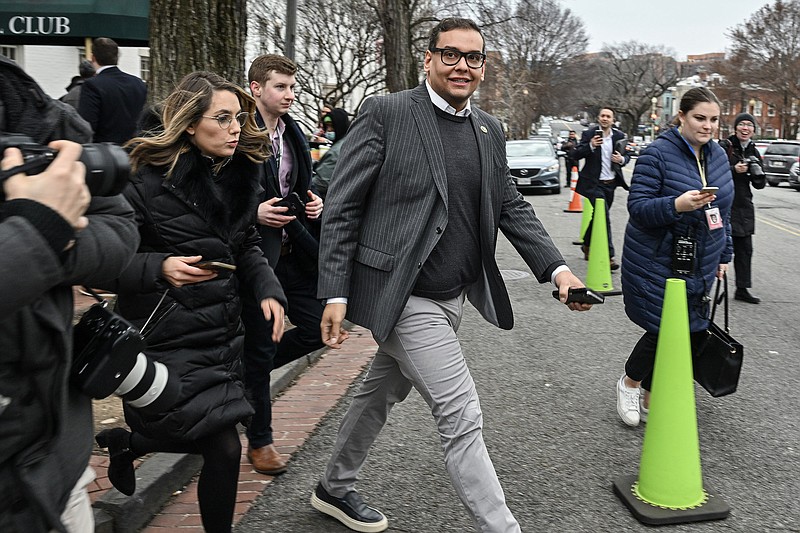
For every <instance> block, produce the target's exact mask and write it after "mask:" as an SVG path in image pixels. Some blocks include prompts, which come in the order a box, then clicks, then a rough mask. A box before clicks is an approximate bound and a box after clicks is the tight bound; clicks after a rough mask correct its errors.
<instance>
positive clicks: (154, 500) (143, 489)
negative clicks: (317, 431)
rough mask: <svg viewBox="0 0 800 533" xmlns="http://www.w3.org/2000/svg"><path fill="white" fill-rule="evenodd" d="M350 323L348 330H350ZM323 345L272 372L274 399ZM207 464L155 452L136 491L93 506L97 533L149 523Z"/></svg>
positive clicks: (131, 530)
mask: <svg viewBox="0 0 800 533" xmlns="http://www.w3.org/2000/svg"><path fill="white" fill-rule="evenodd" d="M349 326H350V324H348V325H347V329H350V327H349ZM326 350H327V347H326V348H320V349H319V350H316V351H314V352H311V353H310V354H308V355H306V356H304V357H301V358H300V359H297V360H296V361H293V362H291V363H289V364H287V365H284V366H282V367H281V368H277V369H275V370H273V371H272V372H271V373H270V380H269V390H270V396H271V397H272V398H273V399H274V398H275V397H276V396H277V395H279V394H280V393H282V392H283V391H284V390H285V389H286V388H287V387H288V386H289V385H290V384H291V383H292V382H293V381H294V380H295V379H296V378H297V377H298V376H299V375H300V374H302V373H303V371H304V370H305V369H306V368H308V367H309V365H311V364H313V363H315V362H316V361H318V360H319V358H320V357H322V355H323V354H324V353H325V351H326ZM202 465H203V459H202V457H200V456H199V455H194V454H175V453H155V454H153V455H151V456H149V457H148V458H147V459H146V460H145V461H143V462H142V464H141V465H139V467H138V468H137V469H136V492H135V493H134V494H133V495H132V496H125V495H124V494H122V493H121V492H119V491H118V490H117V489H114V488H111V489H110V490H109V491H108V492H106V493H105V494H104V495H103V496H101V497H100V498H99V499H98V500H97V501H96V502H95V503H94V505H93V507H94V519H95V533H136V532H137V531H140V530H141V529H142V527H144V526H145V525H147V524H148V523H149V522H150V520H151V519H152V518H153V517H154V516H155V515H156V514H157V513H158V511H159V510H160V509H161V508H162V507H163V506H164V504H165V503H166V502H167V500H169V499H170V498H171V497H172V495H173V494H174V493H175V491H178V490H180V489H181V488H182V487H184V486H186V485H187V484H188V483H189V481H190V480H191V479H192V477H194V476H195V475H196V474H197V472H199V470H200V468H201V467H202Z"/></svg>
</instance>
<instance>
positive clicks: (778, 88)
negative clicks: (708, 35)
mask: <svg viewBox="0 0 800 533" xmlns="http://www.w3.org/2000/svg"><path fill="white" fill-rule="evenodd" d="M728 37H729V38H730V39H731V41H732V43H733V44H732V46H731V56H732V58H731V61H732V62H733V63H734V64H737V65H738V66H739V67H740V70H738V72H739V73H741V77H736V76H735V75H734V76H732V77H730V78H729V80H728V81H729V85H734V84H737V83H738V84H741V83H744V82H745V79H746V80H747V82H749V84H750V85H757V86H761V87H764V88H769V89H771V90H773V91H775V92H776V93H777V94H778V95H780V97H781V100H782V104H783V109H782V113H781V131H782V132H788V135H790V136H792V137H794V136H795V135H796V134H797V124H791V123H790V119H791V113H790V111H791V103H792V100H793V99H795V98H798V97H800V2H798V1H797V0H788V1H783V0H776V1H775V3H774V4H771V5H770V4H767V5H765V6H764V7H762V8H761V9H759V10H758V11H756V12H755V13H753V15H752V16H751V17H750V18H749V19H748V20H747V21H745V22H744V23H742V24H740V25H738V26H736V27H735V28H734V29H733V30H731V31H730V32H729V33H728ZM729 70H730V71H732V72H731V73H733V72H736V71H734V70H733V69H729ZM791 130H794V131H791ZM784 135H786V133H784Z"/></svg>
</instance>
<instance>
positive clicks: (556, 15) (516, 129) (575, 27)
mask: <svg viewBox="0 0 800 533" xmlns="http://www.w3.org/2000/svg"><path fill="white" fill-rule="evenodd" d="M482 18H483V20H484V22H485V25H484V29H485V32H486V35H487V40H488V41H489V42H490V43H491V46H492V47H493V48H496V49H499V50H502V51H503V55H504V57H505V60H504V62H503V65H502V66H501V68H502V70H503V73H502V76H501V77H502V81H501V83H500V86H501V89H500V90H499V91H494V92H493V93H492V94H491V95H484V94H482V95H481V98H482V99H484V96H488V97H489V98H491V100H490V101H489V102H486V103H488V104H489V107H490V108H491V109H492V110H493V111H495V112H496V113H497V114H498V115H499V116H500V118H501V119H504V120H505V121H506V122H507V125H508V129H509V135H510V136H511V137H513V138H524V137H527V136H528V133H529V132H530V126H531V124H532V122H533V121H534V120H535V119H537V118H538V116H539V115H541V114H545V113H549V112H552V111H553V107H552V106H551V105H550V102H551V100H552V97H553V87H554V86H553V81H554V76H555V75H556V73H557V72H558V71H559V69H560V68H561V65H562V64H563V63H564V62H566V61H567V60H569V59H570V58H571V57H573V56H575V55H576V54H578V53H581V52H583V51H584V50H585V49H586V44H587V42H588V39H587V37H586V32H585V30H584V28H583V22H581V20H580V19H579V18H578V17H576V16H575V15H574V14H573V13H572V12H571V11H570V10H569V9H562V8H561V7H560V5H559V4H558V3H557V2H555V1H554V0H529V1H526V2H521V3H518V4H516V5H513V4H507V3H505V2H504V1H503V0H499V1H497V2H495V3H492V4H485V5H484V6H483V12H482ZM491 67H492V65H491V64H489V65H488V66H487V68H491Z"/></svg>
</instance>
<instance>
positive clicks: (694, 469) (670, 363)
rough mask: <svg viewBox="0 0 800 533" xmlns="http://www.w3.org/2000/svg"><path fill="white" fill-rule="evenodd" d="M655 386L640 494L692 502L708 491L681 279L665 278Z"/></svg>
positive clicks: (656, 500)
mask: <svg viewBox="0 0 800 533" xmlns="http://www.w3.org/2000/svg"><path fill="white" fill-rule="evenodd" d="M652 387H653V390H652V391H651V394H650V412H649V413H648V415H647V429H646V430H645V433H644V444H643V445H642V459H641V462H640V463H639V482H638V483H637V487H636V494H637V495H638V496H640V497H641V498H642V499H643V500H644V501H646V502H648V503H651V504H653V505H661V506H663V507H670V508H681V507H694V506H696V505H698V504H700V503H702V502H703V501H704V499H705V493H704V492H703V474H702V472H701V469H700V443H699V440H698V436H697V413H696V411H695V404H694V377H693V375H692V342H691V338H690V337H689V310H688V306H687V303H686V282H685V281H684V280H682V279H668V280H667V285H666V289H665V291H664V307H663V308H662V311H661V325H660V328H659V333H658V347H657V348H656V362H655V368H654V369H653V386H652Z"/></svg>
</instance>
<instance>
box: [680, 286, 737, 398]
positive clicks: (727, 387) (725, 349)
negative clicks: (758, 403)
mask: <svg viewBox="0 0 800 533" xmlns="http://www.w3.org/2000/svg"><path fill="white" fill-rule="evenodd" d="M723 280H724V281H723V282H720V281H718V282H717V290H716V293H715V295H714V304H713V305H712V307H711V316H710V317H709V324H708V337H707V338H706V339H705V341H703V343H702V345H701V346H700V349H699V350H698V351H697V353H696V354H695V357H694V360H693V364H694V379H695V381H697V383H699V384H700V385H701V386H702V387H703V388H704V389H706V390H707V391H708V393H709V394H710V395H711V396H713V397H715V398H718V397H720V396H725V395H726V394H731V393H733V392H736V386H737V385H738V384H739V374H740V373H741V371H742V359H743V357H744V347H743V346H742V345H741V343H739V342H737V341H736V339H734V338H733V337H731V336H730V333H729V331H730V329H729V328H728V276H727V274H726V275H725V276H723ZM723 283H724V284H725V292H723V293H722V296H721V297H720V289H721V287H722V284H723ZM720 301H723V302H724V303H725V328H724V329H723V328H720V327H719V326H718V325H717V324H715V323H714V315H715V313H716V311H717V305H718V304H719V302H720Z"/></svg>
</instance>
